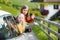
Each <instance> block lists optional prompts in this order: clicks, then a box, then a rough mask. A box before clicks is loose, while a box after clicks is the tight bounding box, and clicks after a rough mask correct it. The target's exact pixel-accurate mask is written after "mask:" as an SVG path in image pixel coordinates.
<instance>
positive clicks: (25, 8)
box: [21, 5, 28, 15]
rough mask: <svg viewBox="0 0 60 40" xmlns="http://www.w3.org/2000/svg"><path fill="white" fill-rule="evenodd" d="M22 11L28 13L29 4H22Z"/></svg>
mask: <svg viewBox="0 0 60 40" xmlns="http://www.w3.org/2000/svg"><path fill="white" fill-rule="evenodd" d="M21 13H23V14H24V15H28V6H27V5H23V6H22V8H21Z"/></svg>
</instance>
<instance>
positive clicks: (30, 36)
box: [7, 32, 38, 40]
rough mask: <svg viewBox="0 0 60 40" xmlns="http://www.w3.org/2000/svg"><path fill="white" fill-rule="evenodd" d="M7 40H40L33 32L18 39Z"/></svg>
mask: <svg viewBox="0 0 60 40" xmlns="http://www.w3.org/2000/svg"><path fill="white" fill-rule="evenodd" d="M7 40H38V39H37V37H36V36H35V34H34V33H33V32H28V33H23V35H20V36H18V37H15V38H12V39H7Z"/></svg>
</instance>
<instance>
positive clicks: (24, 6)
mask: <svg viewBox="0 0 60 40" xmlns="http://www.w3.org/2000/svg"><path fill="white" fill-rule="evenodd" d="M26 8H28V6H27V5H23V6H22V7H21V13H22V11H23V9H26ZM28 11H29V10H28ZM27 17H28V12H27V14H26V15H25V19H27Z"/></svg>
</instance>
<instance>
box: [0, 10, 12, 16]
mask: <svg viewBox="0 0 60 40" xmlns="http://www.w3.org/2000/svg"><path fill="white" fill-rule="evenodd" d="M5 15H6V16H8V15H11V13H9V12H6V11H3V10H0V16H5Z"/></svg>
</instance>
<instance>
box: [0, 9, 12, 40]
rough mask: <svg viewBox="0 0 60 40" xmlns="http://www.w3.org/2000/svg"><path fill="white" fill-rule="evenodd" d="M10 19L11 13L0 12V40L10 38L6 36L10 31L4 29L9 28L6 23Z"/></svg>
mask: <svg viewBox="0 0 60 40" xmlns="http://www.w3.org/2000/svg"><path fill="white" fill-rule="evenodd" d="M11 18H13V16H12V14H11V13H9V12H6V11H2V10H0V39H1V40H5V39H9V38H10V36H8V32H9V31H11V30H10V29H7V28H6V27H10V26H9V24H8V22H6V21H7V20H9V19H11Z"/></svg>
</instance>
